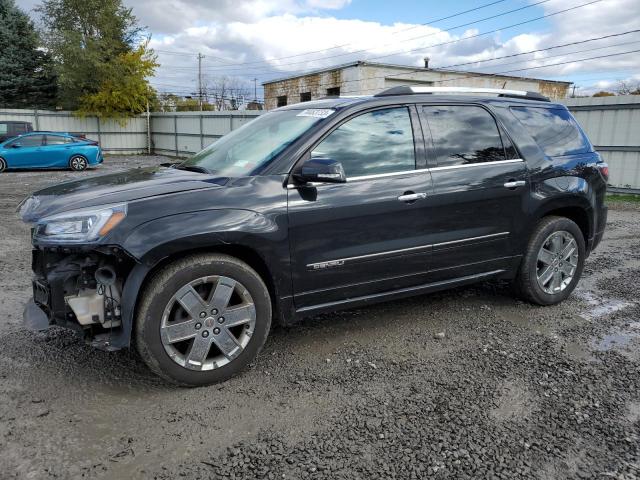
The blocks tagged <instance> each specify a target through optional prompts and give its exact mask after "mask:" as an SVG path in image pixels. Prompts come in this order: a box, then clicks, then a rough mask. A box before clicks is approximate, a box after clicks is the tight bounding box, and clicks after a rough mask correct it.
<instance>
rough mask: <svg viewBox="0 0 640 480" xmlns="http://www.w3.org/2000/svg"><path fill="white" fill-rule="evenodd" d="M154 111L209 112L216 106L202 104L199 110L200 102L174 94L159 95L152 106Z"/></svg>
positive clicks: (206, 103)
mask: <svg viewBox="0 0 640 480" xmlns="http://www.w3.org/2000/svg"><path fill="white" fill-rule="evenodd" d="M153 108H154V111H160V112H197V111H203V112H211V111H213V110H215V109H216V106H215V105H213V104H211V103H208V102H203V103H202V109H201V108H200V102H198V100H197V99H195V98H192V97H180V96H178V95H176V94H174V93H161V94H160V95H159V97H158V101H157V102H155V103H154V105H153Z"/></svg>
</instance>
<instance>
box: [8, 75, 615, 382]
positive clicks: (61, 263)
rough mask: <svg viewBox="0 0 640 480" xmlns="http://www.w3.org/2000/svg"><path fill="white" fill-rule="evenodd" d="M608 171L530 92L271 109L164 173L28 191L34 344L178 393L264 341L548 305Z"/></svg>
mask: <svg viewBox="0 0 640 480" xmlns="http://www.w3.org/2000/svg"><path fill="white" fill-rule="evenodd" d="M607 175H608V168H607V165H606V164H605V163H603V162H602V160H601V158H600V156H599V155H598V153H596V152H595V151H594V149H593V147H592V146H591V144H590V143H589V141H588V140H587V138H586V136H585V135H584V133H583V132H582V130H581V129H580V127H579V126H578V125H577V123H576V121H575V120H574V119H573V117H572V116H571V114H570V113H569V112H568V111H567V109H566V108H565V107H564V106H563V105H560V104H555V103H551V102H549V100H548V99H547V98H545V97H542V96H541V95H539V94H534V93H530V92H520V91H509V90H495V91H493V90H482V91H477V90H473V91H467V90H466V89H434V88H420V87H396V88H393V89H390V90H387V91H384V92H382V93H380V94H378V95H375V96H373V97H360V98H334V99H325V100H319V101H315V102H306V103H304V104H297V105H291V106H287V107H284V108H279V109H277V110H274V111H272V112H270V113H267V114H265V115H262V116H260V117H258V118H257V119H255V120H253V121H252V122H250V123H248V124H246V125H244V126H243V127H241V128H239V129H238V130H235V131H233V132H232V133H230V134H228V135H226V136H225V137H223V138H222V139H220V140H218V141H217V142H215V143H214V144H212V145H211V146H209V147H208V148H206V149H205V150H203V151H202V152H200V153H198V154H196V155H194V156H193V157H192V158H190V159H188V160H186V161H184V162H182V163H177V164H174V165H165V166H161V167H155V168H139V169H135V170H130V171H127V172H122V173H116V174H110V175H104V176H97V177H93V178H89V179H86V180H80V181H74V182H69V183H64V184H62V185H58V186H55V187H51V188H47V189H44V190H41V191H39V192H37V193H36V194H34V195H33V196H31V197H29V198H27V199H26V200H25V201H24V202H23V204H22V205H21V206H20V213H21V215H22V218H23V220H24V221H25V222H29V223H30V224H32V225H33V246H34V248H33V270H34V272H35V277H34V281H33V286H34V299H33V301H30V302H29V304H28V305H27V308H26V310H25V321H26V323H27V324H29V325H31V326H32V327H34V328H39V329H42V328H46V327H48V326H49V325H59V326H63V327H68V328H74V329H77V330H78V331H79V332H80V333H81V334H82V335H83V336H84V338H85V339H86V340H87V341H88V342H90V343H91V344H92V345H94V346H95V347H98V348H102V349H108V350H116V349H120V348H123V347H127V346H129V345H130V343H131V342H133V343H134V344H135V345H136V347H137V349H138V351H139V352H140V355H141V356H142V358H143V359H144V360H145V361H146V363H147V364H148V365H149V367H150V368H151V369H152V370H153V371H154V372H156V373H157V374H159V375H161V376H162V377H164V378H165V379H168V380H170V381H172V382H175V383H178V384H182V385H204V384H209V383H212V382H216V381H220V380H224V379H227V378H229V377H230V376H232V375H234V374H236V373H237V372H239V371H240V370H242V369H243V368H244V367H245V366H246V365H247V364H249V362H251V361H252V360H253V359H254V358H255V356H256V355H257V354H258V352H259V350H260V349H261V347H262V345H263V344H264V342H265V340H266V338H267V334H268V333H269V329H270V326H271V322H272V320H273V321H276V322H279V323H282V324H287V323H290V322H293V321H294V320H295V319H298V318H301V317H304V316H309V315H313V314H316V313H319V312H326V311H331V310H336V309H342V308H353V307H360V306H363V305H368V304H371V303H373V302H379V301H384V300H390V299H396V298H401V297H406V296H410V295H418V294H423V293H427V292H433V291H436V290H441V289H446V288H449V287H453V286H458V285H464V284H469V283H472V282H477V281H481V280H487V279H496V278H499V279H509V280H512V281H513V284H514V286H515V287H516V291H517V292H519V293H520V295H521V296H523V297H524V298H525V299H527V300H529V301H531V302H534V303H537V304H540V305H550V304H554V303H557V302H560V301H562V300H564V299H565V298H567V296H568V295H569V294H570V293H571V292H572V290H573V289H574V288H575V286H576V283H577V282H578V279H579V278H580V274H581V273H582V268H583V264H584V260H585V258H586V257H587V255H589V253H590V252H591V251H592V250H593V249H594V248H595V247H596V246H597V245H598V242H599V241H600V239H601V238H602V234H603V230H604V228H605V223H606V217H607V209H606V207H605V206H604V197H605V191H606V184H607Z"/></svg>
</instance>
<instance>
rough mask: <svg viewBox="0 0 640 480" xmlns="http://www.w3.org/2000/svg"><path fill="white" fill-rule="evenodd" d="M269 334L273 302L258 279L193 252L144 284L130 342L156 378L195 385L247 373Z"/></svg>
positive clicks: (238, 265) (232, 261)
mask: <svg viewBox="0 0 640 480" xmlns="http://www.w3.org/2000/svg"><path fill="white" fill-rule="evenodd" d="M231 285H232V286H231ZM193 292H195V294H196V295H197V296H198V297H199V299H198V298H197V297H196V296H194V295H193ZM214 292H215V295H214ZM229 292H230V293H229ZM178 298H180V300H178ZM225 299H227V300H225ZM209 300H211V301H210V302H209ZM251 305H253V308H252V307H251ZM200 310H202V311H200ZM189 312H191V314H190V313H189ZM222 315H227V318H226V319H225V318H224V317H223V316H222ZM194 317H197V318H194ZM252 318H253V320H252ZM243 319H244V320H246V322H245V323H238V322H240V320H243ZM233 323H236V324H235V325H233ZM270 328H271V298H270V296H269V291H268V289H267V287H266V285H265V283H264V282H263V280H262V279H261V278H260V276H259V275H258V274H257V273H256V272H255V271H254V270H253V269H252V268H251V267H249V265H247V264H246V263H244V262H242V261H240V260H238V259H237V258H234V257H231V256H228V255H220V254H198V255H189V256H188V257H185V258H183V259H180V260H178V261H176V262H174V263H171V264H170V265H168V266H166V267H165V268H163V269H162V270H161V271H159V272H158V273H156V274H155V275H154V276H153V278H152V279H151V280H150V281H149V283H148V284H147V286H146V287H145V289H144V291H143V294H142V297H141V299H140V301H139V308H138V311H137V314H136V323H135V343H136V347H137V350H138V353H139V354H140V356H141V357H142V359H143V360H144V362H145V363H146V364H147V365H148V366H149V368H150V369H151V370H152V371H153V372H154V373H156V374H157V375H159V376H160V377H162V378H164V379H165V380H167V381H169V382H171V383H174V384H177V385H181V386H191V387H196V386H203V385H210V384H212V383H217V382H221V381H224V380H227V379H229V378H231V377H233V376H234V375H236V374H238V373H239V372H241V371H242V370H244V369H245V368H246V367H247V366H248V365H249V363H250V362H252V361H253V360H254V359H255V358H256V356H257V355H258V353H259V352H260V350H261V349H262V346H263V345H264V343H265V341H266V339H267V335H268V334H269V330H270ZM230 335H232V336H233V338H231V337H230ZM182 337H185V339H184V340H183V339H182ZM187 337H188V338H187ZM206 342H209V343H208V344H207V343H206ZM207 345H209V346H208V347H207ZM219 345H220V346H219ZM223 347H224V350H223ZM205 349H206V350H207V352H208V353H205V354H204V355H202V354H201V352H204V350H205ZM224 351H226V352H227V353H226V354H225V353H224Z"/></svg>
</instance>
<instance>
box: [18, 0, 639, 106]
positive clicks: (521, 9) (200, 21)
mask: <svg viewBox="0 0 640 480" xmlns="http://www.w3.org/2000/svg"><path fill="white" fill-rule="evenodd" d="M124 2H125V4H126V5H127V6H129V7H131V8H132V9H133V12H134V14H135V15H136V16H137V18H138V20H139V22H140V24H141V25H144V26H145V27H146V29H147V32H148V35H149V36H150V38H151V40H150V46H151V47H152V48H153V49H154V50H155V52H156V53H157V55H158V62H159V63H160V65H161V66H160V67H159V68H158V70H157V72H156V76H155V77H154V78H153V79H152V84H153V85H154V86H155V87H156V89H157V90H159V91H161V92H169V93H177V94H181V95H188V94H191V93H195V92H196V91H197V76H198V75H197V72H198V70H197V66H198V60H197V57H196V56H197V54H198V53H201V54H202V55H204V58H203V60H202V68H203V77H204V82H205V84H209V85H216V84H219V81H220V78H221V77H228V78H232V79H234V80H233V81H234V82H236V83H242V84H244V85H246V86H247V87H249V89H250V90H253V85H254V79H257V80H256V81H255V83H256V84H257V85H258V89H257V96H258V98H260V97H261V96H262V89H261V87H260V83H261V82H264V81H266V80H271V79H274V78H281V77H284V76H287V75H289V74H291V73H300V72H304V71H308V70H313V69H317V68H324V67H328V66H332V65H339V64H343V63H348V62H351V61H355V60H370V61H376V62H382V63H394V64H400V65H412V66H416V67H419V66H421V65H423V58H424V57H425V56H428V57H430V59H431V62H430V65H431V66H432V67H434V68H438V67H450V66H452V65H458V66H456V67H450V68H454V69H456V70H465V71H471V72H473V71H477V72H487V73H506V72H509V74H510V75H522V76H527V77H538V78H547V79H555V80H565V81H570V82H574V83H575V84H576V94H578V95H588V94H592V93H594V92H596V91H599V90H603V89H604V90H606V89H614V88H615V87H616V85H617V83H618V82H619V81H620V80H624V81H629V82H640V31H636V32H632V33H625V32H630V31H633V30H640V0H501V1H500V0H498V1H496V0H476V1H471V0H458V1H455V2H445V1H442V0H439V1H433V0H422V1H421V0H396V1H389V0H124ZM37 3H38V1H37V0H17V4H18V6H20V7H21V8H23V9H24V10H26V11H30V12H31V13H32V15H33V16H34V18H35V13H34V12H33V11H32V8H33V7H34V6H35V5H37ZM574 7H576V8H574ZM564 10H567V11H564ZM563 11H564V12H563ZM540 17H546V18H540ZM604 36H609V38H602V39H599V40H593V41H589V42H585V43H579V44H574V45H568V46H565V47H558V46H561V45H566V44H568V43H574V42H583V41H585V40H591V39H597V38H600V37H604ZM549 47H558V48H552V49H549ZM542 49H547V50H543V51H539V52H533V53H526V52H531V51H532V50H542ZM626 52H632V53H626ZM508 55H517V56H512V57H509V58H503V57H505V56H508ZM499 57H500V58H499ZM593 57H600V58H593ZM491 59H495V60H491ZM478 62H479V63H478ZM459 64H465V65H459Z"/></svg>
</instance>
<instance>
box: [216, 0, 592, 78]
mask: <svg viewBox="0 0 640 480" xmlns="http://www.w3.org/2000/svg"><path fill="white" fill-rule="evenodd" d="M545 1H548V0H545ZM602 1H603V0H592V1H590V2H587V3H583V4H580V5H576V6H574V7H570V8H565V9H563V10H558V11H556V12H552V13H548V14H545V15H541V16H538V17H535V18H531V19H529V20H525V21H522V22H518V23H514V24H511V25H506V26H504V27H500V28H496V29H494V30H489V31H486V32H481V33H477V34H475V35H470V36H468V37H463V38H458V39H455V40H450V41H447V42H440V43H435V44H432V45H427V46H423V47H419V48H415V49H411V50H403V51H397V52H393V53H389V54H385V55H378V56H374V57H368V58H365V60H367V61H370V60H377V59H380V58H387V57H391V56H394V55H401V54H408V53H413V52H416V51H419V50H420V51H425V50H426V49H429V48H433V47H440V46H445V45H453V44H456V43H459V42H463V41H466V40H471V39H474V38H479V37H483V36H486V35H490V34H492V33H497V32H500V31H502V30H508V29H511V28H515V27H518V26H522V25H525V24H529V23H533V22H537V21H539V20H542V19H545V18H550V17H553V16H556V15H561V14H563V13H567V12H570V11H573V10H576V9H579V8H583V7H586V6H588V5H593V4H595V3H599V2H602ZM534 5H535V4H534ZM426 36H429V35H426ZM415 38H420V37H415ZM415 38H414V39H415ZM363 51H366V50H363ZM356 53H358V51H355V52H348V53H343V54H339V55H332V56H327V57H324V58H321V59H316V60H314V61H317V60H327V59H330V58H337V57H343V56H345V55H354V54H356ZM263 63H264V62H263ZM300 63H307V62H306V61H305V62H293V63H285V64H280V65H279V66H287V65H296V64H300ZM237 65H242V64H237ZM223 68H224V67H207V71H212V70H220V69H223ZM313 71H314V70H307V71H303V72H299V73H297V74H296V76H303V75H305V74H307V73H309V72H313ZM267 72H273V73H279V72H278V71H277V70H270V71H267ZM265 73H266V72H265Z"/></svg>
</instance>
